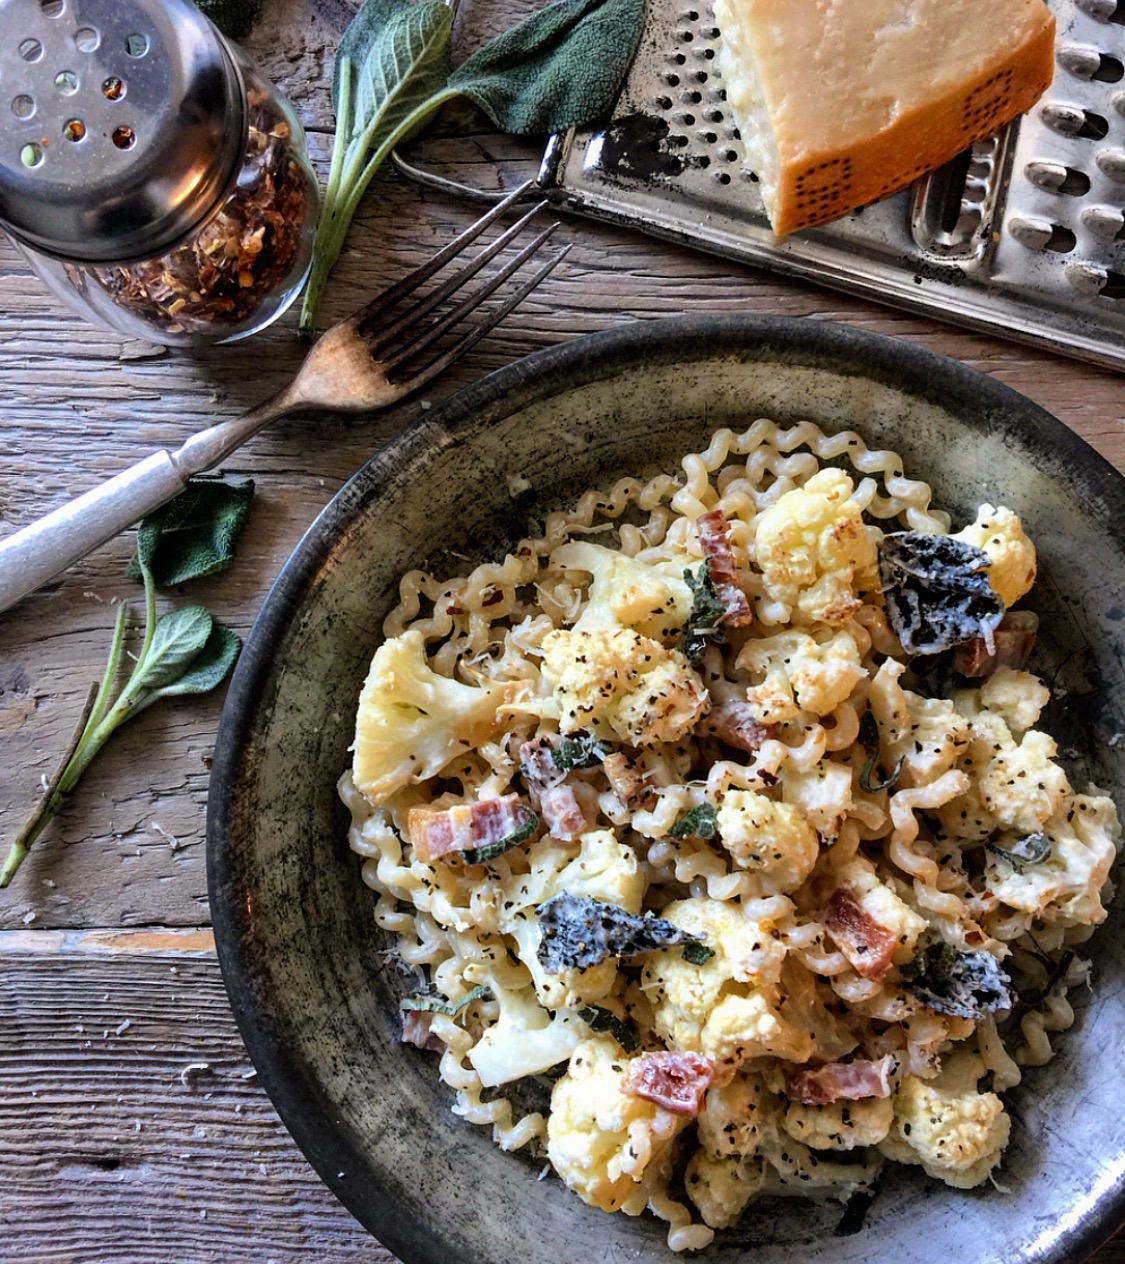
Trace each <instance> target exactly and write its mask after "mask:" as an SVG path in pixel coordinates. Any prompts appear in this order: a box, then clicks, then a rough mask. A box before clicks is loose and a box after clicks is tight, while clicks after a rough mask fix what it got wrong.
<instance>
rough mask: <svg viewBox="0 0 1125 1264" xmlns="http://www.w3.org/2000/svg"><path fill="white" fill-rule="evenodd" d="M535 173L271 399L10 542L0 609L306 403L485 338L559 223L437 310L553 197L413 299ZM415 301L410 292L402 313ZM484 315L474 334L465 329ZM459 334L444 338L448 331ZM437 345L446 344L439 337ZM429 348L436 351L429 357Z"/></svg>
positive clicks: (363, 313) (0, 576)
mask: <svg viewBox="0 0 1125 1264" xmlns="http://www.w3.org/2000/svg"><path fill="white" fill-rule="evenodd" d="M533 183H534V181H530V180H529V181H528V182H527V183H526V184H523V185H521V186H520V187H519V188H517V189H513V190H512V192H511V193H510V194H508V196H507V197H505V198H504V199H503V200H502V201H500V202H498V203H497V204H496V205H495V206H494V207H493V208H492V209H491V210H490V211H489V212H488V213H487V214H486V215H483V216H481V218H480V219H479V220H477V222H476V223H475V224H472V225H470V227H468V228H466V229H465V231H464V232H463V233H461V234H460V235H459V236H458V237H456V238H454V240H453V241H451V242H450V243H449V244H448V245H447V246H445V247H444V248H443V249H442V250H440V251H438V253H437V254H436V255H434V256H433V258H431V259H429V260H427V262H426V263H424V264H423V265H422V266H421V267H420V268H417V269H416V270H415V271H414V272H412V273H410V275H409V276H406V277H403V279H402V280H401V281H397V282H395V284H394V285H392V286H390V287H389V288H388V289H386V290H384V291H383V292H382V293H381V294H379V295H377V296H376V297H375V298H374V299H372V301H371V302H370V303H368V304H367V305H366V306H364V307H362V308H360V310H359V311H358V312H356V313H355V315H354V316H351V317H349V318H348V319H347V320H344V321H341V322H340V323H339V324H338V325H334V326H333V327H332V328H331V329H329V330H328V331H327V333H325V334H324V336H323V337H322V338H321V339H320V341H319V342H318V343H317V344H316V345H315V346H314V347H313V349H312V350H311V351H310V352H309V354H308V356H307V357H306V358H305V361H304V363H303V364H302V365H301V368H300V369H299V371H298V373H297V376H296V377H295V378H294V379H293V381H292V382H291V383H290V384H289V385H288V386H286V387H285V388H284V389H283V390H281V391H279V392H278V393H277V394H276V395H274V396H273V397H272V398H271V399H268V400H266V401H265V402H264V403H262V404H259V405H258V406H257V407H256V408H252V409H251V410H250V411H249V412H247V413H244V414H243V415H242V416H241V417H235V418H232V419H231V420H229V421H223V422H220V423H219V424H218V425H216V426H211V427H209V428H208V429H207V430H201V431H199V432H198V433H197V434H194V435H192V436H191V438H190V439H188V440H187V441H186V442H185V443H184V444H183V445H182V446H181V447H179V448H177V449H176V450H175V451H174V452H168V451H166V450H161V451H159V452H154V453H153V454H152V455H151V456H148V457H146V458H145V459H144V460H143V461H139V462H138V463H137V464H136V465H133V466H130V468H129V469H127V470H124V471H122V473H120V474H118V475H116V476H115V477H113V478H111V479H109V480H108V481H107V482H105V483H103V484H102V485H101V486H100V487H95V488H93V489H92V490H91V491H88V492H85V493H84V494H83V495H81V496H79V497H77V498H76V499H75V500H72V501H70V502H69V503H68V504H65V505H62V506H60V507H59V508H58V509H55V510H53V511H52V512H51V513H49V514H47V515H46V516H45V517H43V518H40V519H39V520H38V521H36V522H33V523H31V524H29V525H28V526H26V527H24V528H22V529H21V530H20V531H17V532H15V533H14V534H13V535H10V536H8V537H7V538H6V539H4V540H0V610H6V609H8V607H9V606H12V605H14V604H15V603H16V602H17V601H19V600H20V598H21V597H24V596H26V595H27V594H28V593H30V592H32V591H33V590H34V589H36V588H38V587H39V586H40V584H45V583H46V582H47V581H48V580H50V579H53V578H54V577H55V576H56V575H58V574H59V573H60V572H61V571H64V570H65V569H66V568H67V567H68V566H71V565H73V564H74V563H75V562H77V561H79V559H81V558H83V557H85V556H86V555H87V554H88V553H90V552H92V551H93V550H94V549H96V548H97V547H98V546H99V545H101V544H104V543H105V542H106V540H108V539H110V538H111V537H112V536H114V535H116V534H117V533H118V532H119V531H124V530H125V528H126V527H128V526H130V525H131V524H132V523H134V522H137V521H138V520H139V519H141V518H143V517H144V516H145V514H148V513H152V511H153V510H155V509H158V508H159V507H160V506H161V505H163V504H165V503H166V502H167V501H169V500H171V498H172V497H173V496H175V495H176V494H177V493H178V492H181V491H183V489H184V487H185V486H186V484H187V481H188V479H189V478H191V477H192V475H194V474H201V473H203V471H204V470H209V469H212V468H214V466H216V465H218V464H219V462H220V461H223V460H224V459H225V458H226V457H228V456H230V454H231V453H232V452H234V451H235V449H236V448H239V447H241V446H242V444H244V443H245V442H246V441H247V440H248V439H250V438H251V437H252V436H254V435H255V434H257V432H258V431H259V430H261V429H262V427H263V426H266V425H268V424H269V423H270V422H271V421H276V420H277V419H278V418H280V417H285V416H288V415H289V414H290V413H294V412H302V411H310V410H311V411H317V410H324V411H333V412H369V411H373V410H375V409H379V408H386V407H388V406H389V405H391V404H394V403H397V401H398V400H400V399H402V398H403V397H404V396H406V395H409V394H410V393H411V392H412V391H416V390H417V389H418V388H419V387H421V386H424V385H425V384H426V383H427V382H429V381H431V380H432V379H433V378H435V377H436V376H437V375H438V374H439V373H441V372H442V371H443V370H444V369H447V368H448V367H449V366H450V365H451V364H452V363H453V362H454V360H457V359H459V358H460V357H461V356H463V355H464V354H465V352H467V351H468V350H469V349H470V347H473V346H475V344H476V343H478V342H479V341H480V340H481V339H482V338H483V337H484V336H485V334H487V333H488V332H489V331H490V330H491V329H492V328H493V327H494V326H495V325H496V324H498V323H499V322H500V321H501V320H503V319H504V317H505V316H507V314H508V313H509V312H510V311H511V310H512V309H513V308H514V307H516V306H517V305H518V304H519V303H522V302H523V300H524V299H525V298H526V297H527V296H528V295H529V294H530V293H531V292H532V290H534V289H535V288H536V287H537V286H538V285H539V284H540V283H541V282H542V281H543V280H544V278H545V277H546V276H547V275H548V274H549V273H550V272H552V271H553V270H554V269H555V268H556V267H557V266H558V265H559V263H560V262H561V261H562V259H563V258H564V256H565V255H566V253H567V251H568V250H569V249H570V247H569V246H564V247H562V248H561V249H560V250H558V251H556V252H555V253H554V254H553V255H552V256H551V257H550V258H548V259H547V260H546V261H545V262H543V263H542V264H541V265H540V266H539V267H538V269H537V270H536V271H535V272H534V273H532V275H531V276H529V277H528V278H527V279H526V280H524V281H523V282H522V283H521V284H520V285H519V287H518V288H517V289H515V290H514V291H513V292H512V293H511V294H510V295H508V296H507V297H506V298H505V299H504V301H503V302H502V303H501V304H500V305H499V306H498V307H496V308H494V309H491V310H488V311H485V310H484V309H483V308H482V307H481V304H483V303H484V302H485V300H486V299H487V298H488V297H489V296H490V295H491V294H492V293H493V292H494V291H495V290H497V289H498V288H499V287H500V286H501V285H503V284H504V282H505V281H507V280H508V278H509V277H511V276H512V275H513V274H514V273H515V272H516V271H517V269H519V268H520V267H522V266H523V264H525V263H526V262H527V261H528V260H530V259H531V258H532V256H533V255H535V253H536V252H537V251H538V250H539V249H540V247H541V246H542V245H543V244H544V243H545V242H546V241H547V239H548V238H549V237H550V236H551V234H552V233H553V232H554V231H555V229H556V228H557V227H558V224H557V223H555V224H550V225H549V226H548V227H546V228H544V229H543V230H541V231H540V232H539V233H537V234H536V235H535V236H534V237H533V238H531V240H529V241H528V242H527V243H526V244H525V245H523V246H522V247H521V248H520V249H519V250H518V251H517V252H516V253H515V254H514V255H513V256H512V257H511V258H510V259H508V260H507V261H506V262H505V263H504V264H503V266H501V267H499V268H498V270H497V271H496V272H495V273H494V274H493V275H491V276H489V277H488V278H487V279H482V280H481V282H480V283H479V284H478V285H476V286H475V287H474V288H473V289H472V290H471V291H469V292H468V293H467V294H465V295H464V296H463V297H460V298H459V299H458V301H457V302H456V305H455V306H453V307H451V308H450V310H448V311H447V312H445V313H442V314H440V315H435V317H434V318H433V319H432V320H430V321H429V322H427V320H426V318H427V317H429V316H430V314H431V313H432V312H434V311H435V309H436V308H438V307H439V306H440V305H441V304H442V303H444V302H446V301H447V300H449V299H452V298H453V296H454V295H455V294H457V292H458V291H459V290H461V288H462V287H463V286H464V285H466V284H467V283H468V282H469V281H470V280H472V278H473V277H475V276H476V275H477V274H478V273H479V272H480V271H481V270H482V269H483V268H484V267H485V266H486V264H488V263H489V261H490V260H492V259H493V258H495V257H496V256H497V255H498V254H499V253H500V252H501V251H502V250H504V249H505V248H506V247H507V246H508V245H510V244H511V243H512V242H513V241H514V240H515V238H516V237H517V236H519V234H520V233H521V232H523V230H524V228H525V227H526V226H527V225H528V223H529V222H530V221H531V220H532V219H533V218H534V216H535V215H537V214H538V213H539V211H541V210H542V209H543V207H544V206H545V205H546V203H545V202H539V203H537V204H536V205H535V206H533V207H532V208H531V210H530V211H528V212H527V213H526V214H525V215H523V217H522V218H521V219H519V220H517V221H516V223H514V224H512V225H511V227H509V228H507V229H506V230H505V231H504V232H503V233H501V234H500V235H499V236H498V237H497V238H496V239H495V241H493V242H492V243H490V244H489V245H488V246H486V247H484V248H483V249H482V250H481V251H480V252H479V253H478V254H477V255H476V256H474V257H473V258H472V259H470V260H469V261H468V262H466V263H465V264H464V265H463V266H462V267H460V268H459V269H457V271H455V272H454V273H453V274H452V275H451V276H450V277H449V278H448V279H447V280H445V281H442V282H439V283H438V284H436V285H435V286H434V287H433V289H431V290H429V291H427V292H426V293H424V294H422V295H420V296H418V297H417V298H414V297H413V296H415V294H416V292H417V291H418V287H419V286H422V285H424V284H425V282H426V281H428V280H429V279H430V277H432V276H434V275H435V273H437V272H438V271H439V270H440V269H441V268H443V267H444V266H445V264H447V263H448V262H449V261H450V260H451V259H453V258H455V257H456V256H457V255H459V254H461V253H462V251H464V250H465V248H466V247H467V246H469V244H470V243H471V242H473V241H475V240H476V239H477V238H478V237H479V236H480V235H481V233H483V232H484V230H485V229H486V228H487V227H488V226H489V225H490V224H492V223H493V222H494V221H495V220H496V219H498V218H499V217H500V216H501V215H503V214H504V212H505V211H506V210H507V209H508V207H510V206H511V205H512V203H514V202H516V201H518V200H519V199H520V198H522V197H523V196H524V194H525V193H527V192H528V190H529V189H530V188H531V186H532V185H533ZM407 300H412V301H410V302H409V305H407V306H405V309H404V310H401V311H400V312H399V313H397V314H396V311H395V309H396V308H399V309H402V308H403V307H404V304H406V301H407ZM474 312H479V315H478V317H477V319H476V320H475V321H473V322H472V323H470V324H468V326H467V327H466V328H465V330H464V332H462V331H461V330H460V328H459V326H460V325H461V323H462V322H464V321H465V320H466V318H467V317H469V316H470V314H472V313H474ZM446 334H449V335H450V336H451V337H452V338H453V341H452V343H451V344H450V345H444V346H443V345H441V340H442V338H443V336H444V335H446ZM435 344H437V345H435ZM427 353H428V354H427Z"/></svg>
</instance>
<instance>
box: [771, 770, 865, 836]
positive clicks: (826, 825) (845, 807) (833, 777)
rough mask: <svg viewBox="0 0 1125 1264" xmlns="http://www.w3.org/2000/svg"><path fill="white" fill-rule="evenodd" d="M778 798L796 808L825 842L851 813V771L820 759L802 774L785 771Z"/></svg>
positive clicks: (794, 771)
mask: <svg viewBox="0 0 1125 1264" xmlns="http://www.w3.org/2000/svg"><path fill="white" fill-rule="evenodd" d="M781 797H782V799H783V800H784V801H785V802H786V803H792V804H793V805H794V806H796V807H798V808H800V810H801V811H802V812H803V813H804V815H805V818H806V819H807V820H808V821H809V823H810V824H811V825H812V826H813V828H814V829H815V830H817V831H818V832H819V833H820V834H822V835H823V836H824V837H825V838H829V839H831V838H835V837H836V835H837V834H838V833H839V832H840V827H841V826H842V825H843V823H844V820H845V818H846V817H847V815H848V813H849V812H850V811H851V809H852V770H851V767H850V766H849V765H848V764H841V763H838V762H837V761H836V760H834V759H822V760H820V761H818V762H817V763H816V764H814V765H813V766H812V767H811V768H810V769H808V770H807V771H806V772H798V771H797V769H795V768H786V769H785V777H784V780H783V781H782V783H781Z"/></svg>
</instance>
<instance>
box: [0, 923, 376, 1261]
mask: <svg viewBox="0 0 1125 1264" xmlns="http://www.w3.org/2000/svg"><path fill="white" fill-rule="evenodd" d="M17 938H18V937H17ZM164 938H165V940H166V941H167V940H169V939H170V938H171V937H168V936H165V937H164ZM3 951H4V969H3V972H2V973H0V1011H2V1013H3V1016H4V1017H3V1021H2V1024H0V1137H2V1138H4V1145H3V1153H4V1169H3V1176H2V1177H0V1203H2V1205H3V1207H4V1211H5V1215H4V1219H5V1232H4V1234H3V1235H0V1259H5V1260H16V1259H19V1260H23V1261H34V1264H71V1262H73V1261H78V1260H81V1261H83V1262H84V1264H103V1262H104V1264H110V1262H113V1264H118V1262H119V1261H123V1260H137V1261H142V1260H144V1261H152V1262H153V1264H172V1262H173V1261H175V1264H195V1262H198V1264H205V1262H207V1264H209V1262H211V1261H215V1262H216V1264H267V1262H268V1261H274V1262H275V1264H287V1262H288V1261H303V1260H307V1261H310V1262H311V1261H316V1262H317V1264H321V1262H323V1264H345V1262H347V1264H351V1262H352V1261H356V1260H364V1261H369V1262H370V1264H391V1262H392V1261H393V1260H394V1256H392V1255H391V1254H390V1253H389V1252H387V1251H385V1250H383V1248H381V1247H379V1246H378V1245H377V1244H376V1243H375V1242H374V1241H373V1240H372V1239H371V1238H370V1237H369V1236H368V1235H367V1234H366V1233H365V1232H364V1231H363V1229H362V1228H361V1227H360V1226H359V1225H358V1224H356V1222H355V1221H354V1220H353V1219H352V1218H351V1217H350V1216H349V1215H348V1214H347V1212H345V1211H344V1210H343V1208H342V1207H341V1206H340V1205H339V1204H338V1203H337V1201H336V1200H335V1198H334V1197H333V1196H332V1195H331V1194H330V1193H329V1192H328V1190H327V1189H326V1188H325V1187H324V1186H323V1185H322V1184H321V1182H320V1181H319V1180H318V1179H317V1177H316V1176H315V1175H314V1173H313V1172H312V1170H311V1169H310V1168H309V1167H308V1165H307V1163H305V1161H304V1159H303V1157H302V1156H301V1155H300V1154H299V1153H298V1152H297V1150H296V1149H295V1147H294V1146H293V1143H292V1141H291V1140H290V1139H289V1136H288V1133H286V1131H285V1129H284V1128H283V1127H282V1125H281V1123H280V1121H279V1120H278V1118H277V1116H276V1114H275V1113H274V1110H273V1107H272V1106H271V1105H270V1102H269V1100H268V1098H267V1097H266V1095H265V1093H264V1092H263V1091H262V1090H261V1088H260V1087H259V1086H258V1084H257V1083H256V1077H255V1073H254V1069H253V1067H252V1066H250V1064H249V1062H248V1061H247V1058H246V1053H245V1050H244V1049H243V1046H242V1043H241V1040H240V1039H239V1037H238V1033H237V1030H236V1028H235V1026H234V1020H233V1018H232V1016H231V1013H230V1008H229V1005H228V1004H227V998H226V992H225V990H224V988H223V985H222V980H221V978H220V975H219V968H218V963H217V961H216V960H215V957H214V955H213V953H211V952H207V953H203V954H192V953H189V952H175V951H170V950H169V949H168V946H167V942H165V944H163V945H160V946H158V947H157V949H156V950H155V951H153V950H151V949H150V947H148V946H144V945H142V944H141V943H140V942H138V945H137V948H136V950H135V951H123V950H120V948H119V949H118V950H117V951H112V950H99V949H98V947H97V946H96V945H87V946H86V947H85V949H84V950H79V951H74V950H64V951H61V952H59V951H52V950H47V951H44V950H42V949H36V950H34V951H27V950H25V948H24V947H21V946H20V945H19V944H11V943H7V944H4V945H3Z"/></svg>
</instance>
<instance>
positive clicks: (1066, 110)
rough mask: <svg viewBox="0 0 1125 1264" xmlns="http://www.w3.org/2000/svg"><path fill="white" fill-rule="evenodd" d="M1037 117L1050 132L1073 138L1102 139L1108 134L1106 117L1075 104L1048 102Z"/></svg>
mask: <svg viewBox="0 0 1125 1264" xmlns="http://www.w3.org/2000/svg"><path fill="white" fill-rule="evenodd" d="M1039 117H1040V118H1041V119H1042V120H1043V122H1044V124H1045V125H1046V126H1047V127H1049V128H1050V129H1051V131H1052V132H1057V133H1058V134H1059V135H1060V136H1067V137H1070V138H1071V139H1074V140H1104V139H1105V137H1106V136H1107V135H1108V134H1109V120H1108V119H1106V118H1104V117H1103V116H1102V115H1101V114H1096V113H1095V112H1094V111H1093V110H1084V109H1082V108H1081V107H1079V106H1076V105H1061V104H1058V103H1056V102H1048V103H1047V104H1046V105H1044V106H1043V107H1042V109H1041V110H1040V111H1039Z"/></svg>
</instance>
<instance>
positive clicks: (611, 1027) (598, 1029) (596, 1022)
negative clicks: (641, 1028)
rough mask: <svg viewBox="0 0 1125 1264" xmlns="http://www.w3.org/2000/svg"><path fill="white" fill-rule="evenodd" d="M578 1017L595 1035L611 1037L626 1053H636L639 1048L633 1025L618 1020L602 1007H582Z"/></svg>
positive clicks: (638, 1035)
mask: <svg viewBox="0 0 1125 1264" xmlns="http://www.w3.org/2000/svg"><path fill="white" fill-rule="evenodd" d="M578 1017H579V1018H581V1019H582V1021H583V1022H584V1023H585V1024H586V1026H587V1027H589V1029H590V1030H591V1031H592V1032H593V1033H594V1034H595V1035H597V1036H600V1035H602V1034H603V1033H604V1034H608V1035H610V1036H612V1037H613V1038H614V1040H616V1041H617V1043H618V1044H619V1045H620V1046H621V1048H622V1049H624V1050H625V1052H626V1053H636V1052H637V1050H638V1049H639V1048H640V1047H641V1035H640V1032H638V1031H637V1028H636V1026H635V1024H633V1023H630V1022H627V1021H625V1020H624V1019H621V1018H618V1017H617V1015H616V1014H615V1013H614V1012H613V1010H611V1009H606V1008H605V1006H604V1005H584V1006H583V1007H582V1008H581V1009H580V1010H579V1011H578Z"/></svg>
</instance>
